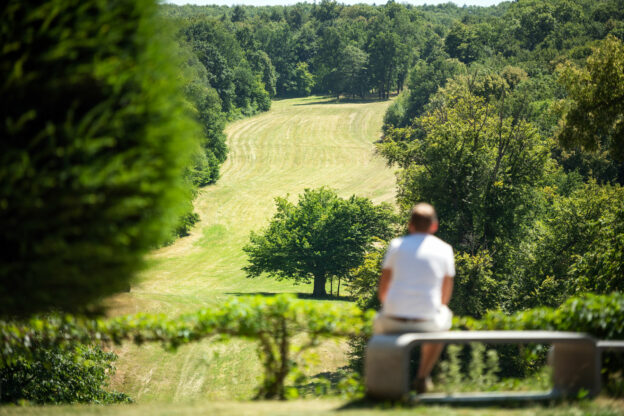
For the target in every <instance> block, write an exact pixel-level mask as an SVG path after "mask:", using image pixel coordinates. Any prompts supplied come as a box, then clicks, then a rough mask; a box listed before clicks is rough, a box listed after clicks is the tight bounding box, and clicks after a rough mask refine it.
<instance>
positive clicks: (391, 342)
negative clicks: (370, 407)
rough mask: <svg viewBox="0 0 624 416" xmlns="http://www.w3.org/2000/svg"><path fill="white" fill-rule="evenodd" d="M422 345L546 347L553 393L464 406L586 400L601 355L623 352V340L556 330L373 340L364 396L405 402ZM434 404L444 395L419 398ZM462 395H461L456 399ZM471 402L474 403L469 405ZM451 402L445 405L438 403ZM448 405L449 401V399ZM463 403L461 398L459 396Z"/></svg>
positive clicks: (594, 387)
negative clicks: (583, 396)
mask: <svg viewBox="0 0 624 416" xmlns="http://www.w3.org/2000/svg"><path fill="white" fill-rule="evenodd" d="M424 342H441V343H445V344H467V343H471V342H481V343H486V344H533V343H535V344H550V345H552V347H553V348H552V351H551V356H550V360H549V362H550V365H551V366H552V369H553V375H552V378H553V388H552V390H551V391H550V392H539V393H534V394H523V393H494V394H481V396H479V395H474V394H469V395H463V396H465V399H466V400H464V401H478V400H479V398H481V399H483V400H487V401H490V400H497V399H499V400H504V399H512V400H513V399H528V400H531V399H534V400H539V399H547V398H559V397H577V396H578V394H579V393H580V392H581V391H585V392H587V393H588V394H589V396H590V397H594V396H596V395H597V394H598V393H599V392H600V388H601V382H600V366H601V351H603V350H624V341H597V340H596V339H595V338H594V337H592V336H590V335H587V334H581V333H576V332H559V331H449V332H431V333H406V334H397V335H375V336H373V337H372V338H371V340H370V341H369V343H368V347H367V350H366V357H365V377H366V391H367V394H368V395H369V396H371V397H374V398H380V399H392V400H397V399H405V398H407V397H409V391H410V385H411V381H412V380H411V377H410V374H409V362H410V353H411V350H412V349H413V348H414V347H415V346H416V345H418V344H421V343H424ZM421 396H423V399H425V400H424V401H427V400H426V399H427V396H430V397H429V399H431V400H432V401H437V399H436V398H438V399H439V398H442V397H443V396H444V397H449V396H446V395H421ZM454 396H456V397H457V396H462V395H454ZM473 399H474V400H473ZM442 401H449V400H442ZM451 401H452V400H451ZM460 401H461V397H460Z"/></svg>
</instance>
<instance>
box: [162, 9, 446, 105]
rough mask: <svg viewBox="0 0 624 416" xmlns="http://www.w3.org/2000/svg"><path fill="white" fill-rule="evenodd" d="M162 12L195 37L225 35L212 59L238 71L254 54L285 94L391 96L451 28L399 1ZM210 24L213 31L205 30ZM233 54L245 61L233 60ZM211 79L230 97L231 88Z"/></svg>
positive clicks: (256, 64) (260, 69)
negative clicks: (348, 4) (369, 3)
mask: <svg viewBox="0 0 624 416" xmlns="http://www.w3.org/2000/svg"><path fill="white" fill-rule="evenodd" d="M162 13H163V14H164V15H165V16H169V17H171V18H173V19H176V20H177V21H180V22H183V24H184V25H188V26H187V29H186V33H189V32H191V33H193V35H192V36H190V38H192V39H194V40H195V41H196V40H197V39H200V38H201V39H208V41H209V42H210V41H211V39H214V36H216V35H215V34H220V36H221V38H220V41H221V42H222V41H225V43H223V44H221V45H220V46H217V49H218V50H217V51H215V52H214V58H213V60H214V61H217V60H224V61H226V62H227V69H228V70H229V71H230V72H233V73H234V72H235V71H233V69H235V68H238V67H241V66H245V65H246V64H245V60H247V61H248V62H249V64H250V66H251V68H252V69H253V70H254V71H256V72H255V73H256V74H258V75H261V77H260V79H261V81H262V83H263V84H264V87H265V89H266V91H268V92H269V93H271V94H277V95H278V96H280V97H285V96H305V95H309V94H310V93H312V92H313V93H319V94H334V95H336V96H340V95H341V94H347V95H350V96H359V97H365V96H366V95H368V94H369V93H371V92H374V93H376V94H378V96H379V97H381V98H388V96H389V94H390V92H391V91H394V90H396V89H399V90H400V89H402V88H403V86H404V84H405V80H406V78H407V75H408V71H409V69H410V68H411V67H412V66H413V64H414V62H415V60H416V59H417V58H418V57H423V56H428V54H429V53H430V52H431V46H432V45H433V44H436V43H439V42H440V39H441V37H440V36H441V34H442V33H444V30H443V28H442V27H441V26H439V25H437V24H435V23H432V22H430V21H428V20H427V18H426V14H425V13H424V12H422V11H419V10H418V9H417V8H414V7H410V6H403V5H400V4H397V3H394V2H389V3H388V4H386V5H385V6H382V7H377V6H369V5H357V6H344V5H341V4H339V3H336V2H333V1H326V0H324V1H322V2H320V3H319V4H308V3H299V4H297V5H295V6H288V7H277V6H276V7H252V6H236V7H233V8H227V7H216V6H206V7H198V6H174V5H163V6H162ZM206 26H207V27H211V28H212V35H206V32H205V31H204V32H202V30H200V31H199V33H198V30H197V28H200V27H206ZM187 37H188V36H187ZM237 51H241V53H239V52H237ZM232 54H237V56H239V58H240V57H242V58H244V59H243V60H240V59H238V60H236V61H234V62H232V61H231V60H230V58H229V56H231V55H232ZM224 69H225V68H224ZM224 81H225V82H226V83H227V82H228V81H227V80H224ZM218 82H221V81H218ZM235 84H236V82H235ZM212 85H213V87H214V88H216V89H217V90H218V91H219V94H220V96H221V98H222V99H224V102H225V101H226V99H225V97H224V95H223V94H224V93H225V91H226V90H227V86H224V85H217V84H214V83H213V84H212ZM241 92H243V93H244V91H241ZM239 93H240V92H239V91H237V92H236V95H237V96H238V95H239Z"/></svg>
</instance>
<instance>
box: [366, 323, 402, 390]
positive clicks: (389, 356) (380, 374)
mask: <svg viewBox="0 0 624 416" xmlns="http://www.w3.org/2000/svg"><path fill="white" fill-rule="evenodd" d="M397 338H398V337H397V336H392V335H376V336H375V337H373V338H372V339H371V341H370V342H369V343H368V347H367V349H366V358H365V373H366V391H367V394H368V395H370V396H372V397H378V398H384V399H397V400H398V399H403V398H405V397H406V395H407V394H408V393H409V386H410V380H409V361H410V351H411V348H410V347H409V345H408V346H402V345H398V344H397Z"/></svg>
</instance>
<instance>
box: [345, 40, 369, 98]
mask: <svg viewBox="0 0 624 416" xmlns="http://www.w3.org/2000/svg"><path fill="white" fill-rule="evenodd" d="M342 55H343V56H342V59H341V62H340V72H341V73H342V76H343V78H344V84H343V85H344V91H345V92H347V93H350V94H351V95H352V96H355V95H359V96H360V97H364V94H365V93H366V90H367V88H366V85H367V82H366V81H367V79H366V67H367V64H368V54H367V53H366V52H364V51H363V50H361V49H360V48H358V47H357V46H353V45H348V46H347V47H346V48H345V49H344V51H343V54H342Z"/></svg>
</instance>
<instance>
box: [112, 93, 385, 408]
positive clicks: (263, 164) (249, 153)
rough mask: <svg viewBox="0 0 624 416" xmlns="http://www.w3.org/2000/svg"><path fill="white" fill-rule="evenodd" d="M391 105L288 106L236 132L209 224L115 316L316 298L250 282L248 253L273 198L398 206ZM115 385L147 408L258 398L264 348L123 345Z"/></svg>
mask: <svg viewBox="0 0 624 416" xmlns="http://www.w3.org/2000/svg"><path fill="white" fill-rule="evenodd" d="M387 105H388V102H363V103H334V102H332V100H329V99H323V98H319V97H308V98H303V99H290V100H280V101H275V102H274V103H273V108H272V109H271V111H269V112H268V113H264V114H260V115H257V116H255V117H251V118H248V119H243V120H239V121H237V122H234V123H232V124H230V125H229V126H228V127H227V129H226V133H227V136H228V146H229V148H230V152H229V156H228V160H227V161H226V163H225V164H224V165H223V167H222V175H221V179H220V180H219V182H218V183H217V184H216V185H215V186H211V187H208V188H206V189H204V190H202V191H201V192H200V194H199V196H198V198H197V200H196V202H195V206H196V211H197V213H198V214H199V215H200V217H201V222H200V223H199V224H198V226H197V227H195V229H194V230H193V232H192V234H191V235H190V236H188V237H185V238H183V239H180V240H178V241H177V242H176V243H175V244H173V245H172V246H170V247H166V248H163V249H161V250H158V251H157V252H155V253H154V254H153V255H152V256H151V258H150V260H149V261H150V266H149V268H148V269H147V270H146V271H145V272H144V273H142V274H141V276H140V282H139V283H138V284H136V285H134V286H133V287H132V291H131V292H130V293H128V294H124V295H121V296H118V297H117V298H115V299H113V300H112V301H111V303H112V305H113V308H112V311H111V313H112V314H122V313H123V314H125V313H134V312H139V311H149V312H162V313H166V314H169V315H171V314H179V313H182V312H184V311H188V310H194V309H197V308H200V307H205V306H215V305H218V304H219V303H220V302H223V301H224V300H225V299H227V298H228V297H230V296H239V295H245V294H256V293H277V292H303V293H311V291H312V288H311V285H299V286H295V285H293V284H292V282H288V281H283V282H277V281H275V280H271V279H266V278H258V279H247V278H246V277H245V275H244V273H243V272H242V271H241V267H242V266H244V265H245V255H244V253H243V252H242V247H243V245H244V244H245V243H246V242H247V240H248V236H249V232H250V231H251V230H258V229H260V228H262V227H263V226H265V225H266V224H267V222H268V220H269V219H270V218H271V216H272V215H273V213H274V210H275V208H274V206H275V205H274V202H273V199H274V198H275V197H277V196H284V195H286V194H290V197H291V198H292V199H293V200H294V199H296V197H297V195H298V194H299V193H301V192H302V191H303V190H304V189H305V188H316V187H320V186H329V187H331V188H334V189H336V190H337V191H338V193H339V194H340V195H341V196H350V195H352V194H357V195H359V196H366V197H370V198H372V199H373V200H374V201H375V202H382V201H386V202H392V201H393V200H394V192H395V185H394V176H393V174H392V172H391V170H390V169H388V168H387V167H386V166H385V165H384V161H383V160H382V159H381V158H380V157H379V156H376V155H374V153H373V142H374V141H375V140H377V139H378V138H379V136H380V133H381V130H380V129H381V124H382V118H383V114H384V112H385V109H386V107H387ZM117 351H118V353H119V354H120V360H119V361H118V365H117V366H118V375H117V376H116V378H115V380H114V383H113V386H114V387H115V388H117V389H119V390H122V391H124V392H127V393H128V394H130V395H131V396H132V397H134V398H135V399H138V400H141V401H149V400H159V401H160V400H165V401H170V400H173V401H180V400H188V399H192V398H197V397H202V398H212V399H232V398H235V399H238V398H249V397H251V394H252V392H253V389H254V388H255V386H256V383H257V377H258V375H259V374H260V371H261V370H260V367H259V364H258V362H257V360H256V357H255V347H254V346H253V344H250V343H248V342H244V341H239V340H233V341H231V342H228V343H227V344H217V345H213V344H212V343H210V342H202V343H198V344H195V345H190V346H186V347H184V348H182V349H181V350H180V351H179V352H177V353H176V354H170V353H165V352H163V350H162V349H161V348H160V347H158V346H144V347H141V348H137V347H134V346H130V345H128V346H123V347H121V348H119V349H117ZM343 352H344V344H335V343H328V344H327V345H324V346H323V357H322V360H321V363H320V364H319V365H318V366H317V367H316V368H315V369H313V370H317V371H319V372H320V371H328V370H334V369H336V368H337V367H339V366H340V365H344V364H345V358H344V354H343Z"/></svg>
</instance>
